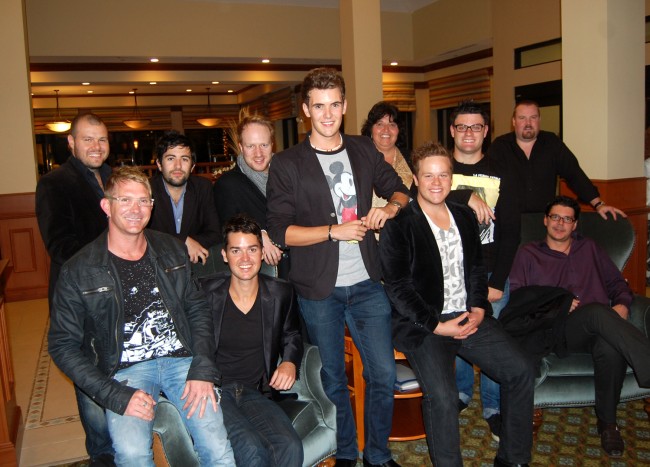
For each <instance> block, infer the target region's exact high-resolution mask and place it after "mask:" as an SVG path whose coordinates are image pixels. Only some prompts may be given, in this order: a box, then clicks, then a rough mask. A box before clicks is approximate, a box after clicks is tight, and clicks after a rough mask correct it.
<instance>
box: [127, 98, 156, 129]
mask: <svg viewBox="0 0 650 467" xmlns="http://www.w3.org/2000/svg"><path fill="white" fill-rule="evenodd" d="M137 90H138V89H137V88H134V89H133V100H134V101H135V106H134V107H133V116H132V117H131V119H129V120H124V121H123V122H122V123H124V124H125V125H126V126H128V127H129V128H133V129H134V130H139V129H140V128H144V127H145V126H147V125H149V124H150V123H151V119H149V118H142V116H141V115H140V111H139V110H138V94H137V92H136V91H137ZM129 94H131V93H129Z"/></svg>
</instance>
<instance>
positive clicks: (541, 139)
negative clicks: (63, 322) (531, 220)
mask: <svg viewBox="0 0 650 467" xmlns="http://www.w3.org/2000/svg"><path fill="white" fill-rule="evenodd" d="M540 123H541V115H540V112H539V105H538V104H537V103H536V102H534V101H531V100H522V101H520V102H518V103H517V105H516V106H515V109H514V112H513V115H512V126H513V128H514V131H513V132H511V133H507V134H505V135H501V136H499V137H498V138H496V139H495V140H494V142H493V143H492V145H491V146H490V149H489V150H488V155H489V156H491V157H492V158H493V160H494V161H495V162H496V163H498V164H499V165H500V166H502V167H503V169H504V170H505V171H506V173H507V174H508V176H510V177H512V179H513V180H517V181H518V183H517V192H516V195H517V199H518V200H519V204H520V209H521V212H542V211H544V207H545V206H546V203H548V202H549V201H550V200H551V199H553V197H554V196H555V194H556V187H557V177H558V176H559V177H562V178H563V179H564V180H566V182H567V184H568V185H569V187H570V188H571V189H572V190H573V191H574V192H575V193H576V194H577V195H578V197H579V198H580V200H582V201H583V202H585V203H589V204H590V205H591V206H592V207H593V208H594V209H595V210H596V211H597V212H598V213H599V214H600V215H601V216H602V217H603V219H607V214H608V213H609V214H611V215H612V217H613V218H614V219H616V216H617V215H620V216H623V217H627V216H626V215H625V213H624V212H623V211H621V210H620V209H617V208H615V207H613V206H609V205H607V204H605V202H604V201H603V200H602V199H600V194H599V193H598V188H596V187H595V186H594V184H593V183H592V182H591V180H589V177H587V175H586V174H585V173H584V171H583V170H582V168H581V167H580V164H579V163H578V159H576V156H575V155H574V154H573V153H572V152H571V150H570V149H569V148H568V147H567V146H566V145H565V144H564V143H563V142H562V140H561V139H560V138H558V137H557V136H556V135H555V134H554V133H551V132H549V131H543V130H540Z"/></svg>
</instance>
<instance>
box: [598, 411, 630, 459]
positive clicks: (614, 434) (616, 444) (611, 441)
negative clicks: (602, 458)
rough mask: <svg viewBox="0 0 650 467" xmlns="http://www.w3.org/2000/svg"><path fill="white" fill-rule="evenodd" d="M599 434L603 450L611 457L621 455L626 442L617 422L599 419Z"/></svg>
mask: <svg viewBox="0 0 650 467" xmlns="http://www.w3.org/2000/svg"><path fill="white" fill-rule="evenodd" d="M596 426H597V427H598V434H599V435H600V445H601V446H602V448H603V451H605V452H606V453H607V455H608V456H610V457H621V456H622V455H623V451H624V450H625V443H624V442H623V438H621V432H620V431H619V429H618V425H617V424H616V423H605V422H603V421H602V420H598V424H597V425H596Z"/></svg>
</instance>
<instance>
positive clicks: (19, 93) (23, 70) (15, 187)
mask: <svg viewBox="0 0 650 467" xmlns="http://www.w3.org/2000/svg"><path fill="white" fill-rule="evenodd" d="M24 43H25V25H24V22H23V2H22V0H4V1H3V3H2V14H1V15H0V44H5V46H3V47H0V63H2V69H3V71H2V86H0V109H1V111H0V140H2V142H3V144H2V150H1V151H0V166H2V167H3V170H0V194H6V193H25V192H30V191H34V189H35V188H36V162H35V155H34V136H33V134H32V112H31V99H30V95H29V73H28V60H27V50H26V49H25V47H24V46H23V45H22V44H24ZM6 44H18V46H12V47H9V46H6Z"/></svg>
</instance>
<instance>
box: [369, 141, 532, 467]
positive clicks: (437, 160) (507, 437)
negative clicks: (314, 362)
mask: <svg viewBox="0 0 650 467" xmlns="http://www.w3.org/2000/svg"><path fill="white" fill-rule="evenodd" d="M412 161H413V166H414V168H415V175H414V183H415V184H416V185H417V187H418V195H417V200H416V201H413V202H412V203H411V204H410V205H409V206H408V207H406V208H404V210H403V211H402V213H401V214H400V215H399V216H397V218H395V219H394V220H391V221H389V222H387V223H386V226H385V227H384V230H383V232H382V234H381V237H380V257H381V265H382V271H383V277H384V284H385V287H386V291H387V293H388V297H389V298H390V300H391V302H392V304H393V310H394V311H393V341H394V343H395V346H396V347H397V349H398V350H401V351H402V352H404V353H405V354H406V357H407V359H408V361H409V363H410V364H411V367H412V368H413V371H414V372H415V374H416V376H417V379H418V381H419V383H420V387H421V388H422V391H423V393H424V398H423V401H422V404H423V413H424V423H425V431H426V435H427V444H428V446H429V455H430V456H431V461H432V462H433V464H434V465H444V466H462V463H463V462H462V457H461V454H460V437H459V434H458V407H457V401H458V390H457V389H456V384H455V376H454V359H455V357H456V355H460V356H461V357H463V358H464V359H466V360H468V361H470V362H472V363H476V364H477V365H478V366H479V367H480V368H481V369H482V370H483V371H484V372H485V373H486V374H487V375H489V376H490V377H491V378H493V379H494V380H495V381H497V382H499V383H500V384H501V394H502V399H501V413H502V417H503V429H502V435H501V441H500V444H499V450H498V452H497V457H496V459H495V461H494V465H495V466H512V465H527V464H526V463H527V462H529V461H530V451H531V447H532V428H533V425H532V423H533V379H534V378H533V368H532V365H531V363H530V362H529V361H528V360H527V359H526V357H525V356H524V354H523V353H522V352H521V350H519V348H518V347H517V345H516V344H515V343H514V341H513V340H512V339H511V338H510V336H508V335H507V334H506V333H505V332H504V331H503V330H502V329H501V328H500V327H499V325H498V324H497V323H496V320H494V319H493V318H492V316H486V314H487V313H489V312H490V311H491V308H490V304H489V302H488V300H487V273H486V269H485V266H484V265H483V260H482V256H481V241H480V238H479V235H478V228H477V222H476V218H475V217H474V215H473V214H472V212H471V211H470V210H469V209H467V208H466V207H464V206H460V205H454V204H452V203H449V204H447V203H446V202H445V200H446V198H447V195H448V194H449V192H450V191H451V181H452V175H453V163H452V159H451V157H450V156H449V153H448V152H447V151H446V149H444V148H443V147H442V146H440V145H439V144H434V143H428V144H425V145H424V146H423V147H421V148H418V149H417V150H415V151H414V152H413V155H412Z"/></svg>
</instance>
